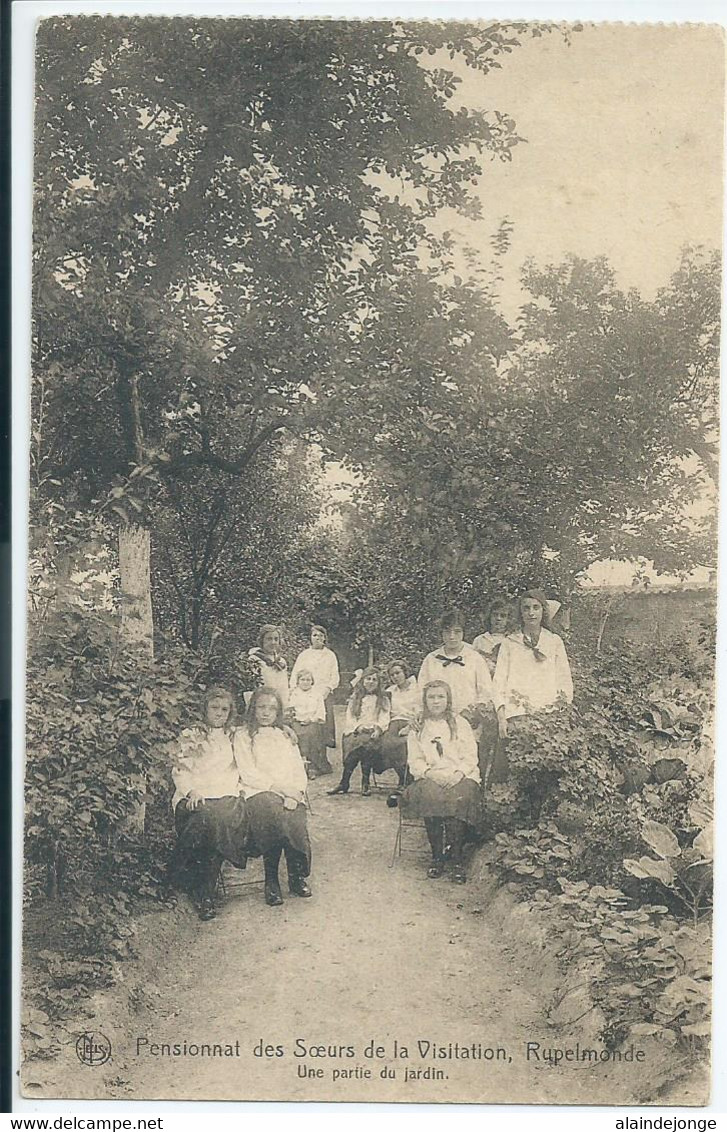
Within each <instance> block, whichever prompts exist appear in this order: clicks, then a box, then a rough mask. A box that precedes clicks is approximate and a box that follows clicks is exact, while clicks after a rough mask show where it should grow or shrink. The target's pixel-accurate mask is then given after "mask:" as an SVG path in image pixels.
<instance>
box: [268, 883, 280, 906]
mask: <svg viewBox="0 0 727 1132" xmlns="http://www.w3.org/2000/svg"><path fill="white" fill-rule="evenodd" d="M265 903H266V904H269V905H270V907H271V908H277V907H278V905H279V904H282V903H283V894H282V892H281V891H280V885H279V884H278V882H277V881H276V880H271V881H267V880H266V881H265Z"/></svg>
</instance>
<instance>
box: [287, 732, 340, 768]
mask: <svg viewBox="0 0 727 1132" xmlns="http://www.w3.org/2000/svg"><path fill="white" fill-rule="evenodd" d="M325 727H326V725H325V723H293V730H294V731H295V733H296V735H297V736H298V746H299V747H300V753H301V755H302V757H303V759H304V760H305V761H306V762H307V763H310V765H311V766H312V768H313V770H315V771H316V772H317V773H318V774H330V773H331V771H332V770H333V767H332V766H331V764H330V763H329V761H328V756H327V755H326V735H325Z"/></svg>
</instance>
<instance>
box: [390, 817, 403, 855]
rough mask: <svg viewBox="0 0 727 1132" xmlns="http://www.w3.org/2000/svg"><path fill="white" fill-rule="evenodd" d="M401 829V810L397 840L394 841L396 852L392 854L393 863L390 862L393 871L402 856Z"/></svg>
mask: <svg viewBox="0 0 727 1132" xmlns="http://www.w3.org/2000/svg"><path fill="white" fill-rule="evenodd" d="M401 828H402V821H401V810H399V824H398V826H397V829H396V838H395V839H394V852H393V853H392V854H391V861H390V862H389V868H390V869H393V867H394V865H395V864H396V858H397V857H400V856H401Z"/></svg>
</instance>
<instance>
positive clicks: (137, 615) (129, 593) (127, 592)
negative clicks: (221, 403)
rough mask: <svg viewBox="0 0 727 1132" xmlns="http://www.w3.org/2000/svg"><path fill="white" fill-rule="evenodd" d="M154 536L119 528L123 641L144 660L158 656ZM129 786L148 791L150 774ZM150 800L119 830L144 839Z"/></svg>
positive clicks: (139, 805)
mask: <svg viewBox="0 0 727 1132" xmlns="http://www.w3.org/2000/svg"><path fill="white" fill-rule="evenodd" d="M150 559H151V539H150V532H149V530H148V528H147V527H140V526H137V525H136V524H135V523H128V524H126V525H125V526H123V527H120V528H119V574H120V577H121V641H122V646H123V647H124V648H125V649H132V650H134V651H135V652H136V654H137V655H138V657H139V660H140V662H141V663H144V662H145V661H147V662H148V661H151V660H153V659H154V624H153V621H152V608H151V565H150ZM129 785H130V786H132V787H133V788H134V789H136V790H138V791H139V792H140V793H141V794H145V793H146V777H145V776H144V775H143V774H135V775H133V776H132V777H131V780H130V782H129ZM145 820H146V802H137V803H135V805H134V806H133V808H132V810H131V812H130V814H129V816H128V818H127V819H126V821H124V822H122V823H121V825H120V827H119V832H120V833H122V834H123V835H125V836H127V837H130V838H133V839H135V840H136V839H142V838H143V837H144V823H145Z"/></svg>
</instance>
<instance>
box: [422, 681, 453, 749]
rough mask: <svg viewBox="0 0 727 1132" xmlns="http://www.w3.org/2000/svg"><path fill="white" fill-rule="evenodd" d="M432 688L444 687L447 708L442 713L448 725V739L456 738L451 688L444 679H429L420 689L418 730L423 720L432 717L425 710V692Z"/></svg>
mask: <svg viewBox="0 0 727 1132" xmlns="http://www.w3.org/2000/svg"><path fill="white" fill-rule="evenodd" d="M432 688H444V690H445V692H446V693H447V710H446V711H445V713H444V718H445V719H446V720H447V723H448V725H449V737H450V739H456V738H457V716H456V715H455V714H454V708H453V707H452V689H451V688H450V686H449V684H448V683H447V681H446V680H430V681H429V683H428V684H425V685H424V687H423V689H422V714H421V719H420V722H419V730H420V731H421V729H422V727H423V725H424V722H425V720H427V719H431V718H432V717H431V715H430V714H429V712H428V710H427V692H429V691H430V690H431V689H432Z"/></svg>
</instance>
